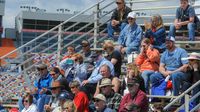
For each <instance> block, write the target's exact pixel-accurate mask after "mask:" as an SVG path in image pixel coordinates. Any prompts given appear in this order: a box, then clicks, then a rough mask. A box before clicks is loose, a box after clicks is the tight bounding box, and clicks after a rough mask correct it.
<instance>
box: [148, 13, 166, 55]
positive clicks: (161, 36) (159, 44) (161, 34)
mask: <svg viewBox="0 0 200 112" xmlns="http://www.w3.org/2000/svg"><path fill="white" fill-rule="evenodd" d="M144 24H145V30H146V31H145V35H144V36H145V37H146V38H149V39H150V40H151V44H152V45H153V47H154V48H156V49H158V50H159V52H163V51H164V50H165V49H166V46H165V38H166V30H165V28H164V25H163V20H162V17H161V15H159V14H156V15H153V16H152V17H151V23H150V24H149V23H147V22H145V23H144Z"/></svg>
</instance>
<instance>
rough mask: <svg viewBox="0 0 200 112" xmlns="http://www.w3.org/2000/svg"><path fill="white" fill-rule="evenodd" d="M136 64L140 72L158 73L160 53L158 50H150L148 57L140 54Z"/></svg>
mask: <svg viewBox="0 0 200 112" xmlns="http://www.w3.org/2000/svg"><path fill="white" fill-rule="evenodd" d="M135 64H136V65H138V66H139V70H140V72H143V71H144V70H153V71H158V69H159V64H160V53H159V51H158V50H157V49H154V48H153V49H152V48H150V47H149V48H148V49H147V51H146V56H144V55H142V54H139V55H138V57H137V58H136V60H135Z"/></svg>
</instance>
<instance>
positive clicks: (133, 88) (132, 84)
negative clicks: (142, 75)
mask: <svg viewBox="0 0 200 112" xmlns="http://www.w3.org/2000/svg"><path fill="white" fill-rule="evenodd" d="M139 83H140V82H139V80H138V79H137V78H128V80H127V87H128V90H129V93H128V94H126V95H125V96H124V97H123V98H122V100H121V103H120V106H119V111H118V112H127V109H128V106H129V105H137V106H138V108H139V109H140V110H141V112H148V99H147V96H146V94H145V93H144V92H143V91H142V90H140V89H139V87H140V84H139Z"/></svg>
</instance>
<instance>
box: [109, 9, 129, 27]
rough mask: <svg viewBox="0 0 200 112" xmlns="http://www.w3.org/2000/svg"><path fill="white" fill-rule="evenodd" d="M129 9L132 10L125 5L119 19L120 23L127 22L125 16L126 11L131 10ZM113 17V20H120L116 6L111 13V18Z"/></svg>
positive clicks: (126, 14)
mask: <svg viewBox="0 0 200 112" xmlns="http://www.w3.org/2000/svg"><path fill="white" fill-rule="evenodd" d="M131 11H132V10H131V9H130V8H129V7H127V6H125V10H124V13H123V17H122V20H121V21H120V24H121V23H122V22H126V23H128V20H127V16H128V13H129V12H131ZM113 19H114V20H117V21H119V20H120V13H119V11H118V9H117V8H116V9H115V10H114V11H113V13H112V16H111V20H113Z"/></svg>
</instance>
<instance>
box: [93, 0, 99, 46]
mask: <svg viewBox="0 0 200 112" xmlns="http://www.w3.org/2000/svg"><path fill="white" fill-rule="evenodd" d="M97 2H98V3H99V0H97ZM94 13H95V14H94V20H95V22H94V28H95V29H94V48H97V36H98V28H97V27H98V23H99V4H97V6H96V8H95V11H94Z"/></svg>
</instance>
